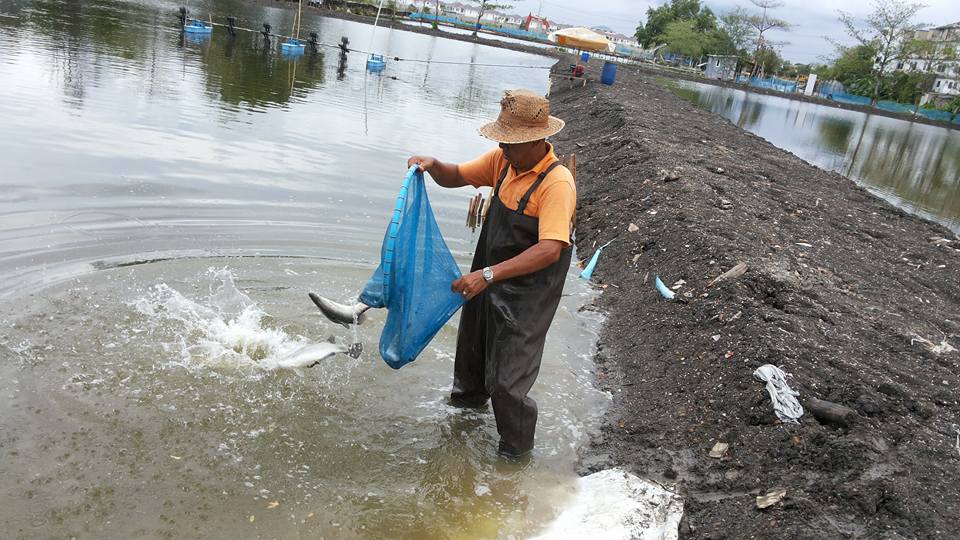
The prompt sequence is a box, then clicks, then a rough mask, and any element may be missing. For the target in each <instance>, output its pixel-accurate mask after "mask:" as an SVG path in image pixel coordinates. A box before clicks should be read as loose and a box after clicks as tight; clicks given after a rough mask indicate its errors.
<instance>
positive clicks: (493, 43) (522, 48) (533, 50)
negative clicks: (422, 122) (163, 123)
mask: <svg viewBox="0 0 960 540" xmlns="http://www.w3.org/2000/svg"><path fill="white" fill-rule="evenodd" d="M257 3H258V4H260V5H262V6H265V7H273V8H280V9H290V10H295V9H296V6H295V5H294V4H289V5H288V2H282V3H279V4H278V3H277V2H276V0H273V1H271V0H257ZM306 12H307V13H313V14H315V15H317V16H319V17H327V18H331V19H341V20H345V21H352V22H357V23H363V24H369V25H371V26H372V25H373V21H374V17H370V16H367V15H360V14H356V13H347V12H344V11H337V10H333V9H325V8H314V7H308V8H307V10H306ZM377 28H389V29H392V30H403V31H406V32H412V33H414V34H423V35H428V36H435V37H442V38H446V39H452V40H455V41H463V42H467V43H476V44H478V45H487V46H490V47H499V48H501V49H509V50H512V51H517V52H523V53H528V54H538V55H541V56H546V57H548V58H557V59H559V58H561V57H563V56H566V55H565V54H564V53H562V52H560V51H559V50H557V49H551V48H546V47H535V46H533V45H521V44H519V43H510V42H508V41H502V40H497V39H487V38H484V37H481V36H483V35H484V33H483V32H480V33H479V34H478V36H477V37H473V36H470V35H462V34H454V33H452V32H444V31H443V30H442V29H443V28H446V27H445V26H443V25H441V26H440V28H441V30H434V29H433V28H431V27H429V26H414V25H412V24H403V23H401V22H400V21H399V19H398V20H397V21H391V20H390V19H389V18H384V17H381V18H380V22H378V23H377ZM303 32H307V33H309V32H310V29H309V28H305V29H303V30H302V31H301V35H303ZM504 37H507V36H504ZM511 39H520V38H513V37H511ZM351 52H358V53H360V52H361V51H354V50H352V49H351ZM361 54H362V53H361Z"/></svg>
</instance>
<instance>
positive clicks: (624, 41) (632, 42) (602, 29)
mask: <svg viewBox="0 0 960 540" xmlns="http://www.w3.org/2000/svg"><path fill="white" fill-rule="evenodd" d="M591 30H593V31H594V32H596V33H598V34H601V35H603V36H604V37H606V38H607V41H609V42H611V43H614V44H616V45H623V46H625V47H631V48H636V49H642V48H643V47H641V46H640V43H639V42H638V41H637V38H636V36H625V35H623V34H621V33H619V32H615V31H613V30H612V29H611V28H610V27H608V26H594V27H592V28H591Z"/></svg>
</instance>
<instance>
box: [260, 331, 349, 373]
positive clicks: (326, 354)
mask: <svg viewBox="0 0 960 540" xmlns="http://www.w3.org/2000/svg"><path fill="white" fill-rule="evenodd" d="M332 339H333V338H331V340H332ZM362 352H363V345H361V344H360V343H354V344H352V345H350V346H348V347H344V346H343V345H339V344H337V343H334V342H333V341H326V342H323V343H312V344H310V345H305V346H303V347H301V348H299V349H297V350H296V351H293V352H292V353H290V354H288V355H287V356H284V357H283V358H281V359H279V360H277V361H276V363H275V364H274V366H273V367H274V369H293V370H297V369H301V368H311V367H313V366H315V365H317V364H319V363H320V362H322V361H323V360H326V359H327V358H330V357H331V356H334V355H336V354H346V355H347V356H350V357H351V358H359V357H360V353H362Z"/></svg>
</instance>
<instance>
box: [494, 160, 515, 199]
mask: <svg viewBox="0 0 960 540" xmlns="http://www.w3.org/2000/svg"><path fill="white" fill-rule="evenodd" d="M508 172H510V164H509V163H507V164H506V166H504V167H503V172H502V173H500V179H499V180H497V186H496V187H494V188H493V195H491V196H492V197H496V196H497V195H499V194H500V186H502V185H503V181H504V180H506V178H507V173H508Z"/></svg>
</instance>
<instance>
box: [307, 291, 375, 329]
mask: <svg viewBox="0 0 960 540" xmlns="http://www.w3.org/2000/svg"><path fill="white" fill-rule="evenodd" d="M310 300H313V303H314V304H316V305H317V307H318V308H320V312H321V313H323V314H324V315H325V316H326V317H327V318H328V319H330V320H331V321H333V322H335V323H337V324H342V325H343V326H346V327H348V328H349V327H350V325H351V324H360V323H362V322H363V321H364V319H365V318H366V317H365V316H364V314H365V313H366V311H367V310H368V309H370V306H368V305H366V304H364V303H362V302H357V303H356V304H353V305H352V306H348V305H345V304H338V303H337V302H334V301H333V300H330V299H328V298H324V297H322V296H318V295H316V294H314V293H310Z"/></svg>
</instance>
